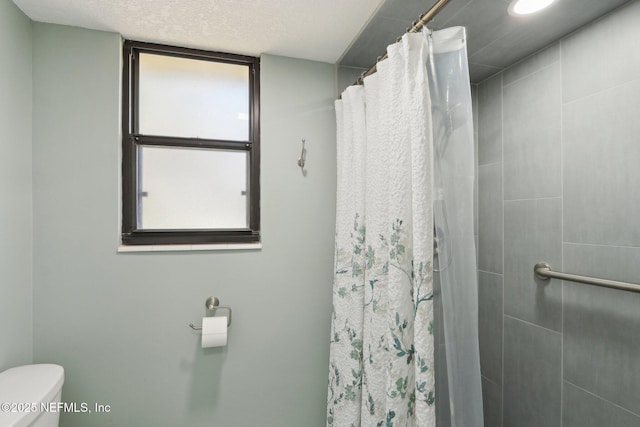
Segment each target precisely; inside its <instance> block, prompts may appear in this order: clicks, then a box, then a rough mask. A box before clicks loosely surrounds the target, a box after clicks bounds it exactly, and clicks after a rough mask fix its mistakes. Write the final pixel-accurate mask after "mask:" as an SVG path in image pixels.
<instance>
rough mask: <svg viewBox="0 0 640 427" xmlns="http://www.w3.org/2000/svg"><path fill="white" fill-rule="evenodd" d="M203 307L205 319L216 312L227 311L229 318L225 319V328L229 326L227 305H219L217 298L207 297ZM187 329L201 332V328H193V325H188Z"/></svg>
mask: <svg viewBox="0 0 640 427" xmlns="http://www.w3.org/2000/svg"><path fill="white" fill-rule="evenodd" d="M204 307H205V309H206V316H205V317H212V316H215V314H216V310H220V309H223V310H227V311H228V312H229V316H228V317H227V327H229V326H231V307H229V306H228V305H220V300H219V299H218V298H217V297H209V298H207V300H206V301H205V303H204ZM189 327H190V328H191V329H193V330H194V331H200V330H202V326H195V325H194V324H193V323H189Z"/></svg>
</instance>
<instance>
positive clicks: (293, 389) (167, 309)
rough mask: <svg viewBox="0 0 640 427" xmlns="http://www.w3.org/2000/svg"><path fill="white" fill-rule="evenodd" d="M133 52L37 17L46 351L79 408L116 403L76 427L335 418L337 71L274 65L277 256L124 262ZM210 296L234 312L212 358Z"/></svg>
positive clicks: (40, 309) (36, 163) (269, 73)
mask: <svg viewBox="0 0 640 427" xmlns="http://www.w3.org/2000/svg"><path fill="white" fill-rule="evenodd" d="M120 45H121V40H120V36H119V35H117V34H112V33H105V32H97V31H89V30H84V29H79V28H72V27H64V26H57V25H50V24H40V23H36V24H34V33H33V49H34V52H33V58H34V60H33V61H34V73H33V90H34V127H33V145H34V146H33V170H34V173H33V178H34V182H33V196H34V210H33V211H34V235H35V239H34V270H33V271H34V312H35V313H36V315H35V316H34V358H35V360H36V362H54V363H59V364H61V365H63V366H64V367H65V370H66V382H65V385H64V388H63V399H64V400H65V401H69V402H87V403H89V404H90V405H93V403H94V402H97V403H101V404H108V405H111V408H112V409H111V412H110V413H108V414H95V413H93V414H84V415H83V414H63V416H62V419H61V425H62V426H63V427H70V426H84V427H94V426H128V427H135V426H140V427H142V426H144V427H148V426H167V427H169V426H171V427H175V426H190V427H198V426H211V425H215V426H225V427H234V426H238V427H246V426H261V427H268V426H291V427H300V426H305V427H306V426H320V425H323V424H324V417H325V406H326V378H327V369H328V353H329V346H328V341H329V320H330V319H329V317H330V311H331V285H332V270H333V236H334V210H335V205H334V192H335V122H334V112H333V99H334V97H335V81H334V80H335V70H334V66H333V65H329V64H322V63H314V62H309V61H302V60H294V59H288V58H282V57H275V56H263V57H262V82H261V83H262V90H261V115H262V116H261V117H262V131H261V133H262V170H261V180H262V201H261V205H262V229H263V249H262V250H259V251H241V252H228V251H227V252H223V251H220V252H182V253H180V252H173V253H170V252H165V253H153V254H151V253H117V252H116V248H117V245H118V240H119V236H118V228H119V224H118V215H119V179H120V178H119V173H120V171H119V168H120V138H119V102H120V88H119V78H120V62H121V48H120ZM301 138H305V139H306V140H307V149H308V156H307V165H308V167H307V168H308V174H307V176H306V177H304V176H302V174H301V172H300V169H299V168H298V166H297V165H296V160H297V157H298V155H299V151H300V139H301ZM210 295H215V296H218V297H219V298H220V300H221V301H222V303H223V304H228V305H230V306H232V308H233V314H234V318H233V324H232V325H231V327H230V329H229V343H228V346H227V347H223V348H216V349H206V350H202V349H201V348H200V347H199V346H200V343H199V335H198V334H197V333H196V332H193V331H191V329H189V327H188V326H187V325H188V324H189V323H191V322H195V323H199V321H200V318H201V317H202V316H203V314H204V301H205V299H206V298H207V297H208V296H210Z"/></svg>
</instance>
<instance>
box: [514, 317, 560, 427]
mask: <svg viewBox="0 0 640 427" xmlns="http://www.w3.org/2000/svg"><path fill="white" fill-rule="evenodd" d="M504 339H505V352H504V384H503V388H504V389H503V392H504V408H503V416H504V420H503V423H504V427H543V426H544V427H559V426H560V389H561V379H560V363H561V361H560V353H561V343H560V341H561V340H560V334H559V333H557V332H553V331H549V330H547V329H544V328H540V327H538V326H534V325H531V324H529V323H525V322H522V321H520V320H517V319H513V318H511V317H509V316H505V319H504Z"/></svg>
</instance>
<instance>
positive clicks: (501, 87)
mask: <svg viewBox="0 0 640 427" xmlns="http://www.w3.org/2000/svg"><path fill="white" fill-rule="evenodd" d="M500 156H501V159H500V160H501V161H500V164H501V166H500V168H501V171H500V181H501V182H500V184H501V185H502V337H501V338H502V339H501V341H502V343H501V344H502V354H501V357H502V361H501V362H502V363H501V365H502V366H501V368H502V372H501V373H500V383H501V384H500V427H503V426H504V319H505V317H504V316H505V314H504V300H505V298H504V291H505V280H504V264H505V262H504V261H505V255H504V254H505V250H504V240H505V238H504V211H505V200H504V72H502V73H500Z"/></svg>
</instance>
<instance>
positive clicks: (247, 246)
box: [118, 243, 262, 253]
mask: <svg viewBox="0 0 640 427" xmlns="http://www.w3.org/2000/svg"><path fill="white" fill-rule="evenodd" d="M257 249H262V243H212V244H207V245H128V246H125V245H120V246H118V252H119V253H120V252H123V253H125V252H190V251H251V250H257Z"/></svg>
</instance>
